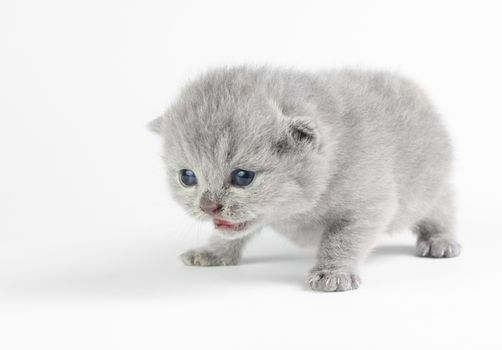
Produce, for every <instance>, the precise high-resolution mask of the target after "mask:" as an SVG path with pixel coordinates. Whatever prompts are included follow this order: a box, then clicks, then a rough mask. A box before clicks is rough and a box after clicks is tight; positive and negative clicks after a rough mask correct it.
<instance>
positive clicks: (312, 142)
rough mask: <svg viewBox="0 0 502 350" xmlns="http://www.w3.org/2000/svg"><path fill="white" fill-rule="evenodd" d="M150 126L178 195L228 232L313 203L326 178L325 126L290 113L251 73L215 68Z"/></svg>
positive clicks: (232, 234) (235, 233) (244, 230)
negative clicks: (158, 139)
mask: <svg viewBox="0 0 502 350" xmlns="http://www.w3.org/2000/svg"><path fill="white" fill-rule="evenodd" d="M150 128H151V129H152V130H153V131H156V132H157V133H159V134H160V135H161V136H162V138H163V142H164V160H165V163H166V167H167V175H168V180H169V183H170V186H171V188H172V192H173V194H174V197H175V198H176V199H177V201H178V202H179V203H181V205H183V206H184V207H185V208H186V209H187V210H188V211H189V212H190V213H192V214H193V215H195V216H196V217H198V218H201V219H210V220H213V222H214V225H215V228H216V232H218V233H219V234H220V235H221V236H223V237H225V238H229V239H233V238H240V237H243V236H245V235H246V234H248V233H250V232H252V231H253V230H255V229H257V228H259V227H261V226H264V225H266V224H268V223H272V222H274V221H278V220H281V219H284V218H288V217H291V216H294V215H297V214H299V213H302V212H305V211H307V210H308V209H310V208H312V206H313V205H315V204H316V202H317V201H318V200H319V197H320V195H321V192H322V189H323V188H324V187H325V186H326V182H327V178H328V175H327V167H326V166H327V165H326V161H325V156H324V147H323V142H322V141H323V140H322V136H321V134H322V132H321V131H320V130H319V129H318V127H317V125H315V123H314V122H313V121H312V120H311V119H309V118H308V117H304V116H286V115H284V114H283V108H282V107H281V106H280V105H279V104H278V103H277V102H275V101H272V100H270V96H267V93H266V92H265V91H262V90H261V89H260V87H259V85H257V83H256V81H255V80H254V79H251V78H249V79H244V78H243V77H241V76H236V75H235V74H234V75H232V74H230V73H229V72H219V73H213V74H209V75H207V76H205V77H203V78H202V79H200V80H198V81H195V82H193V83H191V84H190V85H188V86H187V87H186V88H185V89H184V91H183V92H182V93H181V95H180V97H179V98H178V100H177V101H176V102H175V103H174V105H173V106H172V107H171V108H170V109H169V110H168V112H167V113H166V114H165V115H163V116H162V117H159V118H157V119H156V120H154V121H152V122H151V123H150Z"/></svg>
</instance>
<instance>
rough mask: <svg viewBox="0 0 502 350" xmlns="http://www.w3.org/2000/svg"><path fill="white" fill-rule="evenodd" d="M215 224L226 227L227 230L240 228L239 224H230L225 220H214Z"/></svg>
mask: <svg viewBox="0 0 502 350" xmlns="http://www.w3.org/2000/svg"><path fill="white" fill-rule="evenodd" d="M214 224H215V225H216V226H218V227H225V228H232V229H234V228H237V227H239V224H234V223H232V222H228V221H225V220H220V219H214Z"/></svg>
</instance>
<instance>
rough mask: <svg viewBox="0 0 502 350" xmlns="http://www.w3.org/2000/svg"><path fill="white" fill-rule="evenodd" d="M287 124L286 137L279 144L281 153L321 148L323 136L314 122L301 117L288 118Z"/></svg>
mask: <svg viewBox="0 0 502 350" xmlns="http://www.w3.org/2000/svg"><path fill="white" fill-rule="evenodd" d="M286 124H287V125H286V131H285V135H283V137H282V138H281V139H280V141H279V143H278V144H277V146H278V148H279V150H280V152H285V151H287V150H302V149H303V150H304V149H310V150H319V149H320V148H321V135H320V133H319V130H318V128H317V125H316V124H315V123H314V122H313V121H312V120H310V119H307V118H301V117H294V118H287V121H286Z"/></svg>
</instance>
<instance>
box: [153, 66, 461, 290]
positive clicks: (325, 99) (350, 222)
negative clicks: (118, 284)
mask: <svg viewBox="0 0 502 350" xmlns="http://www.w3.org/2000/svg"><path fill="white" fill-rule="evenodd" d="M150 128H151V129H152V130H154V131H156V132H158V133H159V134H160V135H161V136H162V138H163V142H164V159H165V163H166V165H167V173H168V179H169V182H170V186H171V187H172V190H173V194H174V196H175V198H176V199H177V200H178V201H179V202H180V203H181V204H182V205H183V206H184V207H185V208H186V209H187V210H188V211H189V212H191V213H192V214H193V215H195V216H197V217H199V218H200V219H210V220H213V222H214V226H215V228H214V234H213V235H212V237H211V239H210V242H209V244H208V245H207V246H206V247H203V248H200V249H195V250H190V251H188V252H186V253H184V254H183V255H182V256H181V258H182V260H183V262H184V263H185V264H187V265H200V266H215V265H233V264H237V263H238V262H239V260H240V258H241V251H242V249H243V247H244V245H245V243H246V241H247V240H248V239H249V237H250V236H252V235H253V234H256V233H257V232H258V231H260V230H261V229H262V228H263V227H264V226H270V227H272V228H274V229H275V230H276V231H278V232H280V233H283V234H284V235H286V236H287V237H289V238H290V239H292V240H294V241H296V242H298V243H300V244H304V245H305V244H310V245H317V246H318V261H317V264H316V265H315V266H314V267H313V268H312V270H311V271H310V274H309V278H308V280H309V284H310V286H311V288H312V289H314V290H320V291H345V290H350V289H355V288H357V287H358V286H359V284H360V278H359V276H358V273H357V269H358V266H359V264H360V263H361V262H362V261H363V260H364V258H365V257H366V256H367V255H368V253H369V252H370V250H371V248H372V247H373V245H374V243H375V241H376V239H377V238H378V237H379V235H381V234H383V233H390V232H395V231H400V230H403V229H407V228H411V229H412V230H413V231H414V232H415V233H416V234H417V236H418V241H417V253H418V255H420V256H431V257H434V258H442V257H447V258H449V257H454V256H456V255H458V254H459V253H460V246H459V244H458V243H457V242H456V241H455V238H454V234H453V221H454V220H453V214H454V210H453V203H452V191H451V188H450V184H449V179H450V171H451V160H452V155H451V153H452V152H451V145H450V142H449V139H448V135H447V133H446V131H445V128H444V126H443V124H442V123H441V121H440V119H439V117H438V115H437V113H436V111H435V109H434V107H433V106H432V105H431V103H430V101H429V100H428V99H427V97H426V96H425V95H424V93H423V92H422V91H421V90H420V89H419V88H417V87H416V86H415V85H414V84H413V83H411V82H410V81H408V80H406V79H403V78H401V77H398V76H395V75H392V74H388V73H382V72H364V71H354V70H340V71H325V72H319V73H317V74H311V73H306V72H298V71H292V70H281V69H269V68H250V67H236V68H222V69H217V70H213V71H210V72H209V73H207V74H205V75H204V76H202V77H201V78H200V79H198V80H196V81H193V82H191V83H190V84H188V85H187V86H186V87H185V88H184V90H183V91H182V92H181V95H180V96H179V97H178V99H177V100H176V102H175V103H174V104H173V105H172V106H171V108H169V110H168V111H167V112H166V113H165V115H163V116H162V117H159V118H157V119H156V120H154V121H152V122H151V123H150Z"/></svg>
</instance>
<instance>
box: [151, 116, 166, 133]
mask: <svg viewBox="0 0 502 350" xmlns="http://www.w3.org/2000/svg"><path fill="white" fill-rule="evenodd" d="M163 118H164V117H163V116H160V117H157V118H155V119H154V120H152V121H150V122H149V123H148V124H147V128H148V129H149V130H150V131H151V132H153V133H155V134H160V133H161V132H162V119H163Z"/></svg>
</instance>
